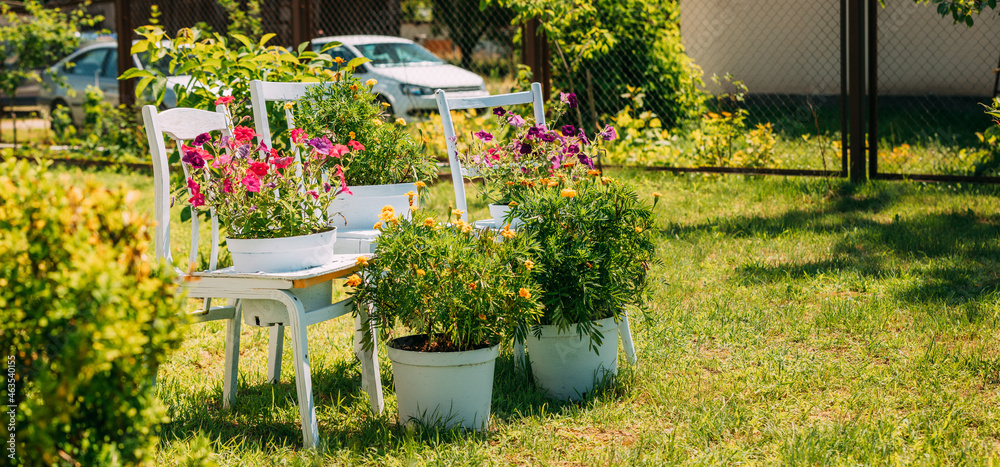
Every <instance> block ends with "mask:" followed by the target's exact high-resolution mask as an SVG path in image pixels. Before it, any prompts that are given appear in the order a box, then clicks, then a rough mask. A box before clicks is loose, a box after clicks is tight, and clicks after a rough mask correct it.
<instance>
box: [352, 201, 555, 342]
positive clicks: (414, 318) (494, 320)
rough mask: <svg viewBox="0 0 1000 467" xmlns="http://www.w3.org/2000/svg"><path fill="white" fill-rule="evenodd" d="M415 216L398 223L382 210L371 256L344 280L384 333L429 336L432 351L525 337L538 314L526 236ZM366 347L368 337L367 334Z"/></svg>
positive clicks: (423, 213) (530, 245)
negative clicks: (409, 332)
mask: <svg viewBox="0 0 1000 467" xmlns="http://www.w3.org/2000/svg"><path fill="white" fill-rule="evenodd" d="M455 214H456V215H455V221H454V222H452V223H450V224H446V222H447V221H448V219H447V217H446V216H445V217H444V218H437V217H434V216H433V215H432V213H430V212H428V211H416V212H414V213H413V214H412V215H411V216H410V218H402V219H400V218H399V216H398V215H397V214H396V213H395V212H394V211H393V210H392V207H391V206H386V207H385V208H383V211H382V221H383V222H384V224H383V225H382V226H381V230H382V233H381V234H380V235H379V238H378V241H377V243H376V247H375V258H373V259H372V260H371V262H370V263H367V262H363V261H361V259H359V263H361V264H362V265H364V269H363V272H362V274H361V275H360V276H357V275H356V276H353V277H351V278H350V279H348V284H349V285H355V286H356V288H355V289H354V291H353V292H351V294H352V295H353V296H354V299H355V301H356V302H355V303H356V306H359V307H368V306H374V309H373V311H372V315H371V319H372V320H374V321H376V322H377V323H378V325H379V328H380V329H382V330H383V331H384V332H392V333H395V334H397V335H396V337H399V335H398V333H399V332H400V331H401V329H400V325H402V326H406V327H409V328H411V329H413V330H415V331H416V332H417V333H421V334H426V335H428V336H430V339H429V343H428V348H426V349H424V350H432V351H453V350H457V351H460V350H472V349H475V348H479V347H481V346H482V345H484V344H490V345H492V344H497V343H499V342H500V341H501V340H503V339H509V338H514V339H519V340H521V341H523V340H524V338H525V337H526V336H527V330H528V322H529V321H537V318H538V315H539V313H540V310H539V306H538V301H537V300H538V299H537V297H538V293H539V291H538V289H537V287H536V286H535V281H534V278H533V276H534V274H533V271H532V267H533V265H532V263H531V262H530V258H531V251H532V250H533V249H534V247H535V245H534V244H533V242H532V241H531V240H530V239H529V238H528V237H527V236H525V235H523V234H521V233H517V234H515V233H514V232H512V231H510V230H505V231H504V232H503V234H502V239H499V240H498V238H497V237H498V236H497V234H496V233H495V232H493V231H491V230H490V229H483V230H476V229H474V228H473V227H472V225H470V224H467V223H465V222H463V221H462V218H461V214H459V212H458V211H455ZM368 337H369V339H368V344H369V345H370V344H371V339H370V338H371V336H368Z"/></svg>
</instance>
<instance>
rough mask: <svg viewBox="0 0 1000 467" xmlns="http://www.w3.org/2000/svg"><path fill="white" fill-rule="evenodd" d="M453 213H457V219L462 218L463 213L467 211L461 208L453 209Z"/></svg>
mask: <svg viewBox="0 0 1000 467" xmlns="http://www.w3.org/2000/svg"><path fill="white" fill-rule="evenodd" d="M451 213H452V214H454V215H455V218H456V219H461V218H462V214H465V211H463V210H461V209H452V210H451Z"/></svg>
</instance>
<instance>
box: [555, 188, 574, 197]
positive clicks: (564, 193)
mask: <svg viewBox="0 0 1000 467" xmlns="http://www.w3.org/2000/svg"><path fill="white" fill-rule="evenodd" d="M559 196H562V197H563V198H574V197H576V190H574V189H572V188H563V190H562V191H560V192H559Z"/></svg>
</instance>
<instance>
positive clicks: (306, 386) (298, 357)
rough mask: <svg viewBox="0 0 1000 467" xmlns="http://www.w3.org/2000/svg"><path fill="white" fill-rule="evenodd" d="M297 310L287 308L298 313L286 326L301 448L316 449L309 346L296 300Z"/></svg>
mask: <svg viewBox="0 0 1000 467" xmlns="http://www.w3.org/2000/svg"><path fill="white" fill-rule="evenodd" d="M296 304H297V305H298V308H299V309H298V310H296V309H295V308H293V307H292V306H289V310H288V313H289V315H291V314H292V313H298V316H297V317H295V318H292V319H291V320H290V321H292V322H291V323H290V325H289V326H288V328H289V331H290V332H291V336H290V337H291V338H292V359H293V360H294V362H295V364H294V366H295V389H296V392H297V394H298V400H299V418H300V421H301V423H302V446H303V447H304V448H306V449H312V448H315V447H316V444H317V443H318V442H319V426H318V425H317V423H316V404H315V402H314V401H313V392H312V373H311V371H310V369H309V344H308V342H307V341H306V325H305V323H303V322H302V318H303V317H304V315H305V311H304V310H303V309H302V304H301V303H300V302H298V301H297V300H296Z"/></svg>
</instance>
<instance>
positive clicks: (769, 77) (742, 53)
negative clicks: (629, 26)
mask: <svg viewBox="0 0 1000 467" xmlns="http://www.w3.org/2000/svg"><path fill="white" fill-rule="evenodd" d="M681 31H682V34H683V37H684V44H685V46H686V47H687V51H688V54H689V55H690V56H691V57H692V58H693V59H694V61H695V63H697V64H698V65H700V66H701V67H702V68H703V69H704V71H705V81H706V84H708V85H709V88H710V89H712V90H717V87H715V86H714V85H712V84H711V81H710V78H711V76H712V74H713V73H715V74H718V75H719V76H722V75H724V74H725V73H727V72H729V73H732V74H733V75H734V77H735V78H736V79H740V80H743V81H744V82H745V83H746V84H747V86H748V87H749V88H750V92H751V93H777V94H838V93H839V92H840V0H769V1H766V2H765V1H762V0H682V1H681ZM878 40H879V61H880V65H879V92H880V93H881V94H888V95H892V94H896V95H914V94H928V93H933V94H939V95H967V96H989V95H992V93H993V79H994V74H993V69H994V68H995V67H996V65H997V58H998V55H1000V21H998V19H997V17H996V14H995V13H991V12H987V13H984V14H983V16H981V17H978V18H977V19H976V23H975V26H973V27H972V28H967V27H966V26H964V25H955V24H952V20H951V19H950V18H942V17H941V16H939V15H938V14H937V12H936V11H935V8H934V6H933V5H916V4H914V3H913V1H912V0H886V8H885V9H884V10H883V9H880V10H879V38H878Z"/></svg>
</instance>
